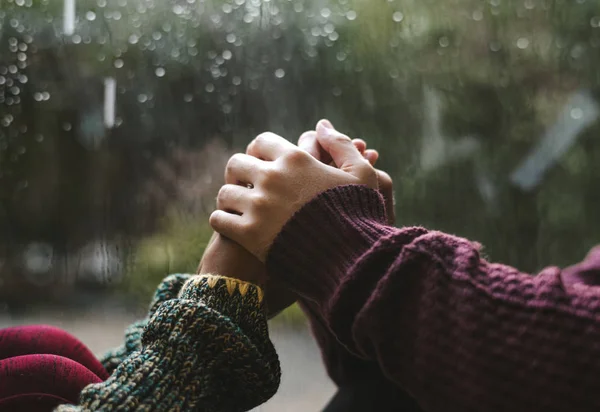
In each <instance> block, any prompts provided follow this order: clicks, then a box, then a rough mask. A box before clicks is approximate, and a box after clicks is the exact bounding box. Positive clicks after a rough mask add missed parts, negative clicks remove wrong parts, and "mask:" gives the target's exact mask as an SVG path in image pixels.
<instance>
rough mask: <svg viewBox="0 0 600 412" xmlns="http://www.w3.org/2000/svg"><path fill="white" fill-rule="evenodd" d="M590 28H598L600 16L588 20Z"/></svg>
mask: <svg viewBox="0 0 600 412" xmlns="http://www.w3.org/2000/svg"><path fill="white" fill-rule="evenodd" d="M590 26H592V27H594V28H598V27H600V16H594V17H592V18H591V19H590Z"/></svg>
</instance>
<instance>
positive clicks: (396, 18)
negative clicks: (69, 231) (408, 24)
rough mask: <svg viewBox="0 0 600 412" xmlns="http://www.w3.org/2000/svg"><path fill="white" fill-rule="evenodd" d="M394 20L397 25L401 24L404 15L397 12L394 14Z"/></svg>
mask: <svg viewBox="0 0 600 412" xmlns="http://www.w3.org/2000/svg"><path fill="white" fill-rule="evenodd" d="M392 19H393V20H394V21H395V22H396V23H400V22H401V21H402V20H404V14H403V13H402V12H400V11H397V12H395V13H394V14H392Z"/></svg>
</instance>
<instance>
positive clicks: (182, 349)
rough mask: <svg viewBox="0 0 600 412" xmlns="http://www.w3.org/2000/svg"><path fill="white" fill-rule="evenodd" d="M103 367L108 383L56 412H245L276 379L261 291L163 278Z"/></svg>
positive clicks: (207, 280) (209, 279)
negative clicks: (140, 316)
mask: <svg viewBox="0 0 600 412" xmlns="http://www.w3.org/2000/svg"><path fill="white" fill-rule="evenodd" d="M102 363H103V365H104V366H105V367H106V369H107V370H108V372H109V373H111V376H110V377H109V378H108V380H106V381H105V382H102V383H99V384H93V385H89V386H87V387H86V388H85V389H84V390H83V392H82V393H81V396H80V403H79V405H62V406H60V407H58V408H57V409H56V410H55V411H56V412H74V411H78V412H79V411H134V410H135V411H218V412H224V411H247V410H249V409H252V408H254V407H256V406H258V405H260V404H261V403H263V402H265V401H266V400H267V399H269V398H270V397H271V396H273V394H274V393H275V392H276V391H277V388H278V386H279V382H280V375H281V372H280V366H279V361H278V358H277V354H276V352H275V349H274V347H273V345H272V343H271V341H270V340H269V336H268V331H267V320H266V314H265V310H264V305H263V292H262V290H261V289H260V288H259V287H258V286H256V285H253V284H250V283H246V282H242V281H239V280H237V279H232V278H226V277H222V276H215V275H194V276H191V275H172V276H169V277H167V278H166V279H165V280H164V281H163V282H162V284H161V285H160V286H159V287H158V289H157V291H156V293H155V296H154V298H153V301H152V304H151V305H150V310H149V313H148V317H147V318H146V319H144V320H142V321H140V322H137V323H134V324H133V325H131V326H130V327H129V328H128V330H127V331H126V336H125V343H124V344H123V345H122V346H121V347H119V348H117V349H115V350H112V351H110V352H109V353H107V354H106V355H105V356H104V357H103V358H102Z"/></svg>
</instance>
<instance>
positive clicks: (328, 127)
mask: <svg viewBox="0 0 600 412" xmlns="http://www.w3.org/2000/svg"><path fill="white" fill-rule="evenodd" d="M319 123H320V124H322V125H323V127H325V128H326V129H334V127H333V125H332V124H331V122H330V121H329V120H327V119H323V120H321V121H320V122H319Z"/></svg>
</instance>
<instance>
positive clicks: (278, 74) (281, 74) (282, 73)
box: [275, 69, 285, 79]
mask: <svg viewBox="0 0 600 412" xmlns="http://www.w3.org/2000/svg"><path fill="white" fill-rule="evenodd" d="M284 76H285V70H283V69H277V70H275V77H277V78H278V79H282V78H283V77H284Z"/></svg>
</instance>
